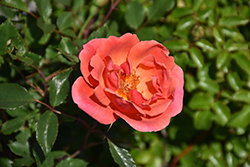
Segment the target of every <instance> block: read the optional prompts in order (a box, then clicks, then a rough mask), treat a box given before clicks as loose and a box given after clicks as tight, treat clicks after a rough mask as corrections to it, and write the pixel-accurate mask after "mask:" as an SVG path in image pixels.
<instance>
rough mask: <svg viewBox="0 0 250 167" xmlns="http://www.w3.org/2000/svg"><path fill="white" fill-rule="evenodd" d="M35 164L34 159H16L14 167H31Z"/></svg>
mask: <svg viewBox="0 0 250 167" xmlns="http://www.w3.org/2000/svg"><path fill="white" fill-rule="evenodd" d="M33 163H34V159H33V158H32V157H23V158H16V159H15V160H14V163H13V164H12V167H19V166H31V165H32V164H33Z"/></svg>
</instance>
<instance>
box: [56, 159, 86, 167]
mask: <svg viewBox="0 0 250 167" xmlns="http://www.w3.org/2000/svg"><path fill="white" fill-rule="evenodd" d="M87 164H88V163H87V162H85V161H83V160H81V159H72V158H66V159H64V160H62V161H60V162H59V163H58V164H57V165H56V167H86V166H87Z"/></svg>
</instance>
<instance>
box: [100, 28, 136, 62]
mask: <svg viewBox="0 0 250 167" xmlns="http://www.w3.org/2000/svg"><path fill="white" fill-rule="evenodd" d="M139 42H140V41H139V39H138V38H137V36H136V35H134V34H130V33H127V34H124V35H123V36H121V37H119V38H118V37H115V36H110V37H109V38H107V40H106V41H105V42H104V43H102V45H100V47H99V48H98V50H97V54H99V55H100V57H101V58H104V57H106V56H110V57H111V58H112V60H113V63H114V64H117V65H121V64H122V63H123V62H125V61H126V58H127V55H128V52H129V51H130V49H131V48H132V47H133V46H134V45H135V44H137V43H139Z"/></svg>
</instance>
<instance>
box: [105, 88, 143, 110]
mask: <svg viewBox="0 0 250 167" xmlns="http://www.w3.org/2000/svg"><path fill="white" fill-rule="evenodd" d="M105 93H106V94H107V96H108V97H109V99H110V101H111V102H112V103H113V104H114V106H115V107H116V108H117V109H118V110H119V111H121V112H124V113H133V114H139V113H141V114H145V113H144V112H143V111H142V110H141V109H140V108H137V107H135V106H134V104H133V103H132V102H130V101H127V100H124V99H123V98H122V97H121V96H119V95H118V94H117V93H115V92H114V91H112V90H111V89H105Z"/></svg>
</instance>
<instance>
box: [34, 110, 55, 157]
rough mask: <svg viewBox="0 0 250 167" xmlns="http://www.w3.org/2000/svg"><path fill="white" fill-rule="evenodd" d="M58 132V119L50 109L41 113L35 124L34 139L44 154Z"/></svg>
mask: <svg viewBox="0 0 250 167" xmlns="http://www.w3.org/2000/svg"><path fill="white" fill-rule="evenodd" d="M57 132H58V119H57V116H56V115H55V114H54V113H53V112H52V111H46V112H45V113H43V114H42V115H41V116H40V118H39V120H38V122H37V125H36V140H37V141H38V143H39V145H40V146H41V148H42V150H43V152H44V154H45V155H46V154H48V153H49V152H50V151H51V149H52V146H53V144H54V142H55V140H56V137H57Z"/></svg>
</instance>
